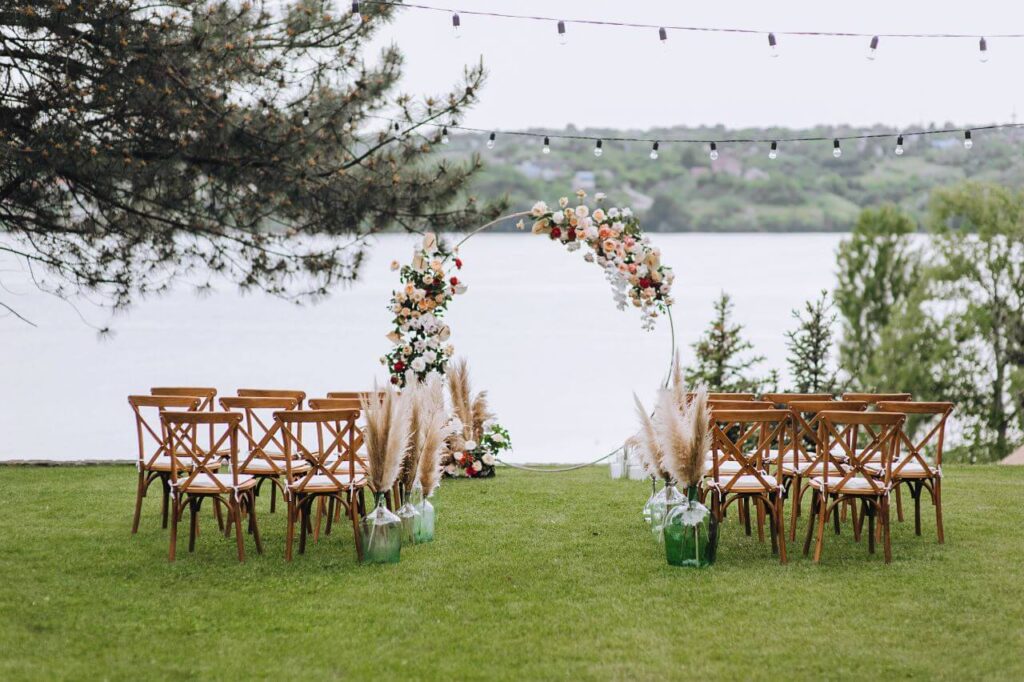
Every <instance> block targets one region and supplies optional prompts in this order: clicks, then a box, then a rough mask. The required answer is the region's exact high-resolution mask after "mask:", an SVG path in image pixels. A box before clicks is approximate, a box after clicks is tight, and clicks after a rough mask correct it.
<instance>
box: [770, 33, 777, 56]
mask: <svg viewBox="0 0 1024 682" xmlns="http://www.w3.org/2000/svg"><path fill="white" fill-rule="evenodd" d="M768 49H770V50H771V55H772V56H773V57H778V56H779V45H778V41H776V40H775V34H774V33H769V34H768Z"/></svg>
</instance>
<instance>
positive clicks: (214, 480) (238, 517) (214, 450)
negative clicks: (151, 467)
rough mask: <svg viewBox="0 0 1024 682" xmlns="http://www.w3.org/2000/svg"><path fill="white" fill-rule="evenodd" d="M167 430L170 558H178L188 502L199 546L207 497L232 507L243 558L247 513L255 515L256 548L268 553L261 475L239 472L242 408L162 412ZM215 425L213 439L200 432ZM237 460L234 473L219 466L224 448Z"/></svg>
mask: <svg viewBox="0 0 1024 682" xmlns="http://www.w3.org/2000/svg"><path fill="white" fill-rule="evenodd" d="M161 420H162V421H163V424H164V427H165V429H166V432H167V438H168V450H169V452H170V453H171V459H172V460H173V461H174V464H173V466H172V468H171V477H170V487H171V500H172V511H171V541H170V552H169V555H168V558H169V560H170V561H174V560H175V554H176V551H177V539H178V519H179V518H180V517H181V515H182V514H183V512H184V510H185V507H186V506H187V507H188V509H189V513H190V525H189V551H190V552H192V551H194V549H195V539H196V536H197V535H198V530H199V527H198V515H199V510H200V508H201V505H202V503H203V501H204V500H207V499H210V500H212V503H213V504H214V505H223V506H224V507H226V508H227V511H228V516H229V519H230V521H231V523H232V524H233V525H234V527H235V544H236V549H237V552H238V560H239V561H245V543H244V539H243V534H242V518H243V516H245V515H246V514H247V515H248V518H249V531H250V532H251V533H252V535H253V538H254V540H255V542H256V551H257V552H258V553H262V552H263V545H262V541H261V539H260V534H259V526H258V525H257V522H256V504H255V503H256V495H255V488H256V484H257V480H256V479H255V478H254V477H252V476H250V475H248V474H243V473H241V472H240V471H239V467H238V436H239V428H240V425H241V422H242V414H241V413H238V412H176V413H167V412H165V413H164V414H163V415H162V416H161ZM202 426H208V427H209V428H210V430H211V434H212V435H211V437H210V440H209V442H204V441H201V440H200V439H199V438H197V436H196V434H197V432H198V431H199V430H200V427H202ZM225 452H226V453H227V455H228V459H229V461H230V463H231V471H230V472H229V473H220V472H219V471H218V469H219V464H220V461H221V459H222V458H223V456H224V453H225Z"/></svg>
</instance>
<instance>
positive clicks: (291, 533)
mask: <svg viewBox="0 0 1024 682" xmlns="http://www.w3.org/2000/svg"><path fill="white" fill-rule="evenodd" d="M286 502H287V503H288V533H287V535H286V536H285V542H284V559H285V561H291V560H292V545H293V544H294V542H295V512H296V510H295V499H294V496H292V497H290V498H288V499H287V500H286Z"/></svg>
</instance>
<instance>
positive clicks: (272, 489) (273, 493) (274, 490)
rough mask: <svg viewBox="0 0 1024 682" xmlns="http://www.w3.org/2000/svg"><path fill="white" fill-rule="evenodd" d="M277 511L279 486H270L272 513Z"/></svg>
mask: <svg viewBox="0 0 1024 682" xmlns="http://www.w3.org/2000/svg"><path fill="white" fill-rule="evenodd" d="M276 511H277V486H276V485H271V486H270V513H271V514H273V513H274V512H276Z"/></svg>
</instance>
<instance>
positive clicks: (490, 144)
mask: <svg viewBox="0 0 1024 682" xmlns="http://www.w3.org/2000/svg"><path fill="white" fill-rule="evenodd" d="M496 137H497V135H495V134H494V133H491V136H490V137H488V138H487V148H488V149H494V140H495V138H496Z"/></svg>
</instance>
